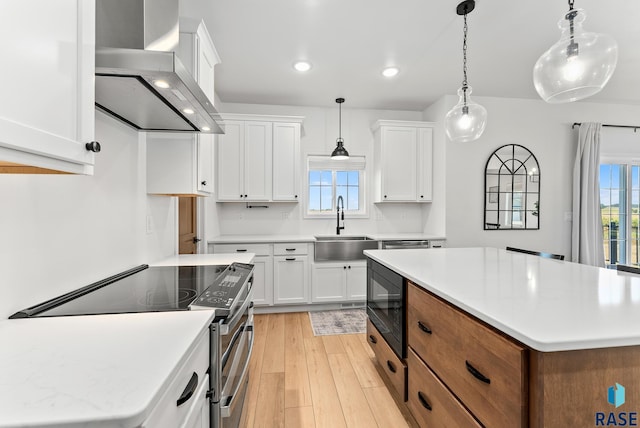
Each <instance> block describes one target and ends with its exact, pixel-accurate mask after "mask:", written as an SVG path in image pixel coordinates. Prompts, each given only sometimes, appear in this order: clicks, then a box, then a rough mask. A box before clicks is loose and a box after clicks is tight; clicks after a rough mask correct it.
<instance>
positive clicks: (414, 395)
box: [407, 348, 481, 428]
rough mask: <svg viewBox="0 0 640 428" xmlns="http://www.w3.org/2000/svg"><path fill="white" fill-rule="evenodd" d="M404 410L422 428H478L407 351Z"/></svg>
mask: <svg viewBox="0 0 640 428" xmlns="http://www.w3.org/2000/svg"><path fill="white" fill-rule="evenodd" d="M407 371H408V374H409V379H408V395H409V397H408V403H407V404H408V406H409V409H410V410H411V414H412V415H413V417H415V418H416V420H417V421H418V424H419V425H420V426H424V427H433V428H438V427H478V428H479V427H481V425H480V424H479V423H478V422H477V421H476V420H475V419H474V417H473V416H471V414H470V413H469V412H468V411H467V410H466V409H465V408H464V406H462V404H460V402H459V401H458V400H457V399H456V398H455V397H454V396H453V395H451V393H450V392H449V390H447V388H446V387H445V386H444V385H443V384H442V382H440V380H439V379H438V378H437V377H436V376H435V375H434V374H433V372H432V371H431V370H429V368H428V367H427V366H426V365H425V364H424V363H423V362H422V361H421V360H420V358H418V356H417V355H416V354H415V353H414V352H413V350H412V349H411V348H409V352H408V354H407Z"/></svg>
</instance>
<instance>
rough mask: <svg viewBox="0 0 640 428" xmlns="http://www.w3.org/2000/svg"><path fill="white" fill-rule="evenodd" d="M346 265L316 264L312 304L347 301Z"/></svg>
mask: <svg viewBox="0 0 640 428" xmlns="http://www.w3.org/2000/svg"><path fill="white" fill-rule="evenodd" d="M346 270H347V264H346V262H345V263H315V264H314V265H313V275H312V277H311V302H313V303H323V302H342V301H344V300H346V285H345V278H346Z"/></svg>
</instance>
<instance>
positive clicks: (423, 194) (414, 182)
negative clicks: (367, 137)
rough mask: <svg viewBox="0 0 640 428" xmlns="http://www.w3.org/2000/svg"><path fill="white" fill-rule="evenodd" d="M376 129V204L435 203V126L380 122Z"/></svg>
mask: <svg viewBox="0 0 640 428" xmlns="http://www.w3.org/2000/svg"><path fill="white" fill-rule="evenodd" d="M373 130H374V133H375V140H374V183H375V202H431V199H432V187H433V183H432V180H433V124H432V123H429V122H409V121H392V120H379V121H377V122H376V123H375V125H374V128H373Z"/></svg>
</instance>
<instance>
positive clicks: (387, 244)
mask: <svg viewBox="0 0 640 428" xmlns="http://www.w3.org/2000/svg"><path fill="white" fill-rule="evenodd" d="M409 248H431V245H430V242H429V241H427V240H402V241H382V249H383V250H395V249H409Z"/></svg>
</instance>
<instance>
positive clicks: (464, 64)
mask: <svg viewBox="0 0 640 428" xmlns="http://www.w3.org/2000/svg"><path fill="white" fill-rule="evenodd" d="M468 31H469V26H468V25H467V10H466V9H465V11H464V27H463V34H464V36H463V37H462V75H463V78H462V93H463V94H464V104H465V105H467V88H468V87H469V84H468V82H467V32H468Z"/></svg>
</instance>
